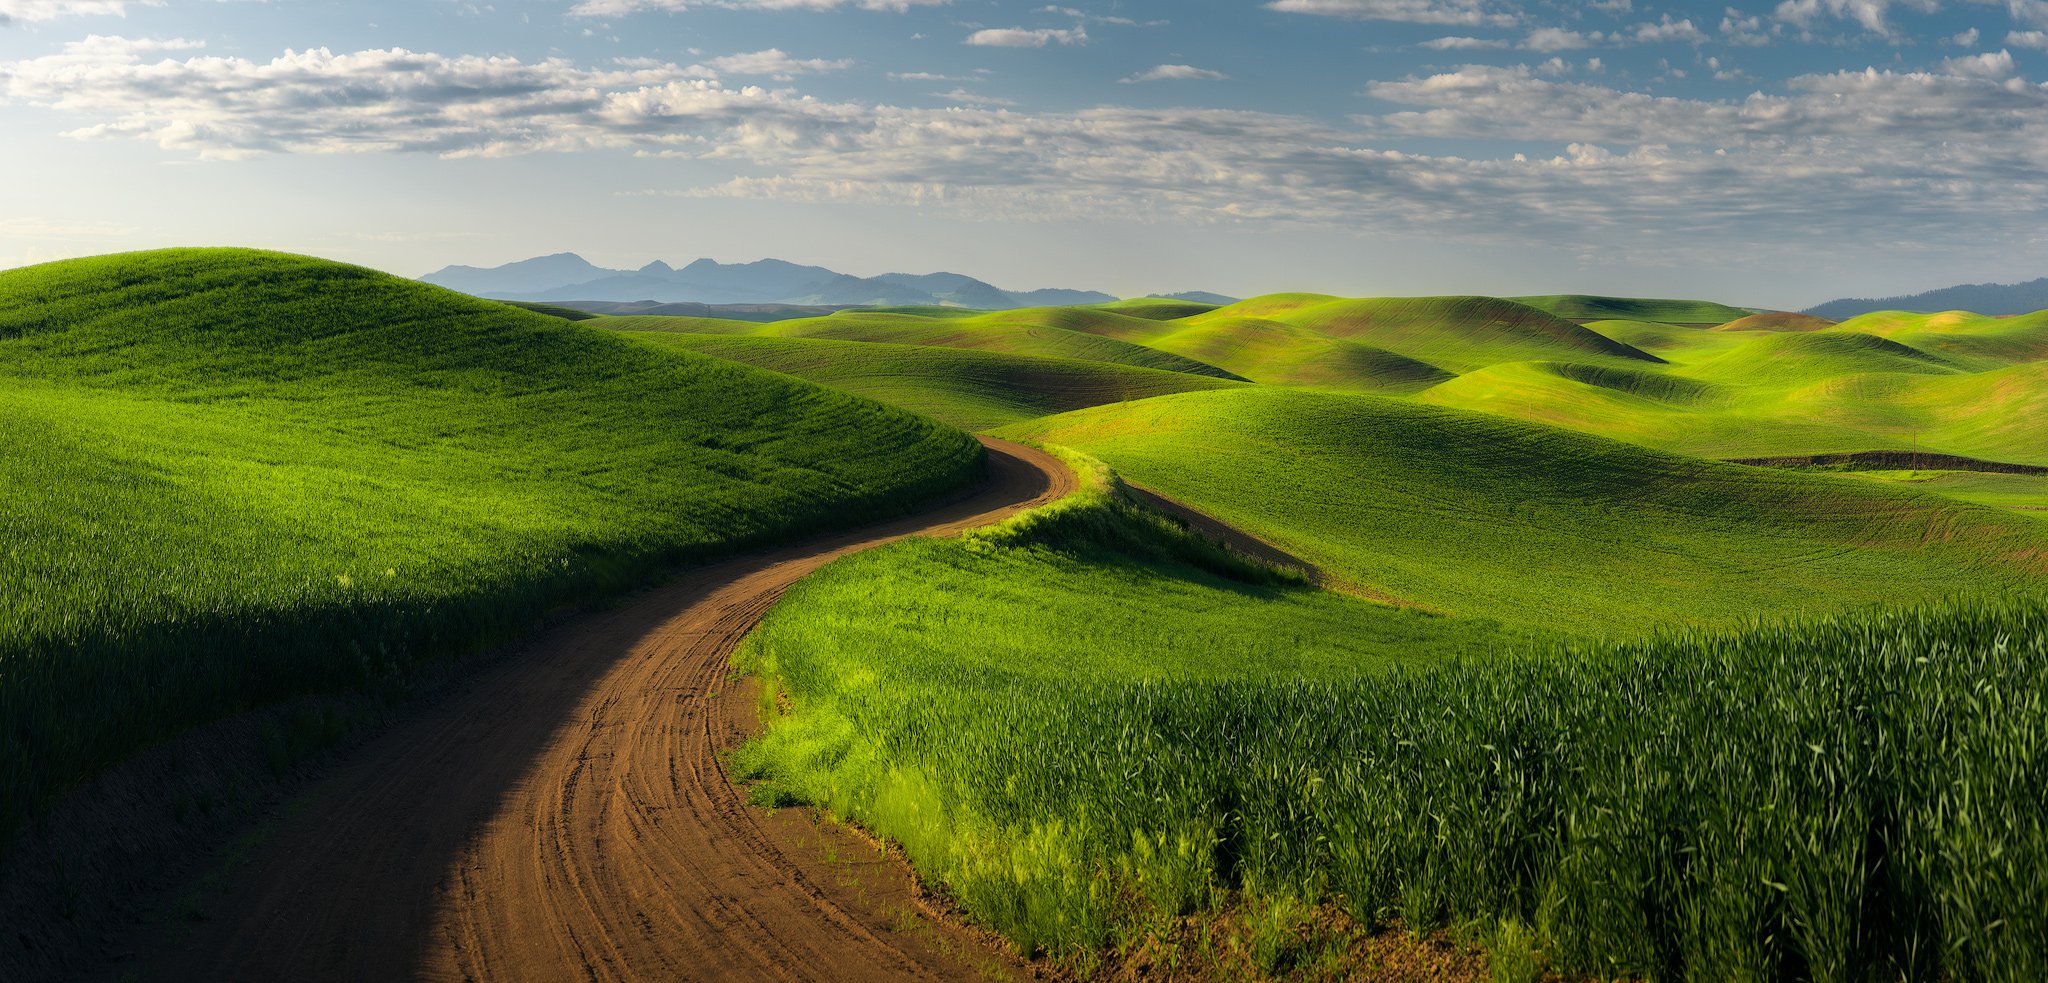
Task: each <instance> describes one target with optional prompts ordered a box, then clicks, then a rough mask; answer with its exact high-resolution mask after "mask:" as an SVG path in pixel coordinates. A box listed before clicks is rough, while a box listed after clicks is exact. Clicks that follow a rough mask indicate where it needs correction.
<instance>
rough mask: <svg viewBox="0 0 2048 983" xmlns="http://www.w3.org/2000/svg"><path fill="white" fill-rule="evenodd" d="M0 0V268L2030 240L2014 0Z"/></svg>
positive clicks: (1585, 285) (406, 266)
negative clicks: (132, 252)
mask: <svg viewBox="0 0 2048 983" xmlns="http://www.w3.org/2000/svg"><path fill="white" fill-rule="evenodd" d="M1075 4H1076V5H1074V6H1065V5H1046V4H1043V3H1024V2H1008V0H498V2H494V3H475V2H459V0H403V2H377V0H0V267H11V266H18V265H23V264H28V263H35V262H42V261H47V260H52V259H61V258H66V257H71V256H80V255H91V254H98V253H107V252H117V251H123V250H129V249H143V248H153V247H159V246H172V245H249V246H260V247H266V248H276V249H286V250H291V251H294V252H302V253H309V254H313V255H318V256H325V257H330V258H334V259H339V260H346V261H349V262H355V263H361V264H364V265H368V266H373V267H377V268H380V269H386V270H390V271H392V272H395V273H401V274H404V275H408V276H417V275H420V274H423V273H426V272H428V271H431V270H434V269H437V268H439V267H441V266H443V265H447V264H451V263H462V264H468V265H477V266H490V265H496V264H499V263H504V262H509V261H513V260H518V259H524V258H527V257H530V256H536V255H542V254H548V253H555V252H563V251H573V252H577V253H580V254H582V255H583V256H584V257H585V258H587V259H589V260H591V261H592V262H595V263H598V264H599V265H604V266H614V267H632V268H637V267H639V266H641V265H643V264H645V263H647V262H649V261H651V260H655V259H660V260H665V261H668V262H670V263H672V264H675V265H678V266H680V265H682V264H683V263H685V262H688V261H690V260H692V259H695V258H698V257H711V258H714V259H718V260H721V261H725V262H739V261H748V260H754V259H760V258H763V257H769V256H773V257H777V258H782V259H788V260H792V261H796V262H803V263H816V264H820V265H824V266H830V267H832V268H834V269H837V270H840V271H842V272H848V273H854V274H857V275H875V274H879V273H885V272H914V273H923V272H932V271H936V270H947V271H952V272H960V273H967V274H970V275H973V276H977V277H980V278H982V279H984V280H988V281H990V282H993V283H995V284H997V285H998V286H1001V287H1005V288H1008V289H1030V288H1037V287H1049V286H1061V287H1072V288H1085V289H1097V290H1105V291H1108V292H1111V293H1116V294H1120V295H1141V294H1145V293H1152V292H1168V291H1179V290H1194V289H1201V290H1211V291H1218V292H1222V293H1229V294H1234V295H1239V296H1247V295H1252V294H1259V293H1267V292H1273V291H1279V290H1313V291H1320V292H1326V293H1337V294H1346V295H1354V296H1369V295H1370V296H1390V295H1406V294H1436V293H1483V294H1501V295H1512V294H1527V293H1562V292H1590V293H1607V294H1620V295H1632V296H1687V297H1710V298H1713V299H1718V300H1723V301H1727V302H1730V303H1738V304H1746V305H1752V306H1760V307H1780V308H1798V307H1804V306H1808V305H1811V304H1814V303H1817V302H1820V301H1823V300H1826V299H1830V298H1833V297H1839V296H1891V295H1898V294H1904V293H1913V292H1918V291H1921V290H1925V289H1929V288H1934V287H1940V286H1947V285H1951V284H1955V283H1962V282H1982V281H2001V282H2010V281H2017V280H2027V279H2032V278H2035V277H2038V276H2043V275H2048V82H2044V81H2043V80H2048V0H1783V2H1775V0H1769V2H1761V3H1758V2H1751V0H1735V2H1734V3H1732V4H1728V3H1712V4H1707V3H1678V2H1654V0H1596V2H1592V3H1565V2H1555V0H1192V2H1190V0H1181V2H1167V0H1089V2H1081V0H1075Z"/></svg>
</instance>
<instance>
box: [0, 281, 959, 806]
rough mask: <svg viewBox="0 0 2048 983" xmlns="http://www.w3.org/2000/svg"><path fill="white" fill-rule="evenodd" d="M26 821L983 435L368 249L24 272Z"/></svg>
mask: <svg viewBox="0 0 2048 983" xmlns="http://www.w3.org/2000/svg"><path fill="white" fill-rule="evenodd" d="M0 416H4V417H5V419H6V420H7V421H8V433H7V438H6V440H5V441H4V442H0V496H4V497H5V499H6V501H7V502H8V507H7V508H6V509H5V510H0V538H4V539H5V541H6V542H7V543H8V548H7V550H6V551H4V552H0V583H4V584H6V585H8V586H7V589H6V590H5V591H4V592H0V785H4V787H6V788H7V789H8V790H9V794H8V795H7V796H6V797H5V802H6V805H5V807H4V808H0V829H7V828H11V827H12V824H13V823H14V822H15V821H17V820H19V819H20V817H21V816H22V815H23V813H24V811H25V810H28V809H30V808H32V807H33V806H35V805H36V804H38V803H40V802H42V801H44V800H45V798H46V797H47V796H50V795H53V794H56V793H58V792H60V791H62V790H63V789H64V788H65V787H67V786H68V785H70V784H71V783H74V782H76V781H78V780H79V779H81V778H83V777H84V776H86V775H89V774H91V773H92V772H94V771H95V770H97V769H98V768H100V767H103V766H105V765H106V764H108V763H110V762H112V761H115V760H117V759H119V758H120V757H122V756H124V755H125V754H127V753H129V752H132V751H133V750H135V749H136V748H138V747H141V746H143V745H145V744H148V743H150V742H153V741H155V740H158V739H161V738H163V737H164V736H166V735H168V734H171V733H174V732H176V731H177V730H179V729H181V728H183V727H187V726H190V725H193V724H197V723H201V722H204V721H207V720H210V719H212V718H215V717H218V716H221V715H224V714H228V713H233V712H236V711H239V710H243V709H248V708H252V707H257V706H262V705H264V704H266V703H269V702H272V701H276V700H279V699H283V698H287V697H291V696H296V695H299V694H304V693H309V692H322V691H331V690H335V689H341V688H347V687H351V686H357V685H361V684H363V683H365V682H366V681H370V680H375V679H378V678H385V677H389V676H391V675H393V674H395V673H399V672H401V671H402V670H403V669H404V668H405V667H406V665H407V664H408V663H411V662H415V661H418V660H422V659H425V658H429V657H432V656H436V655H453V654H461V653H466V652H470V651H473V650H475V649H476V648H478V647H480V646H483V645H486V644H490V643H494V642H499V641H504V640H506V639H508V638H510V637H513V636H515V635H517V634H518V633H520V632H522V631H523V630H525V629H526V628H527V627H528V626H530V625H531V624H532V623H533V620H534V618H536V617H537V616H538V615H539V614H540V613H541V612H543V611H546V610H548V609H550V608H554V607H557V606H560V605H564V604H569V603H574V602H577V601H579V600H582V599H586V598H591V597H595V596H598V595H600V594H603V593H607V592H612V591H617V590H620V589H623V588H626V587H629V586H632V585H635V584H637V583H639V582H640V581H641V580H642V579H643V578H645V577H646V576H648V575H649V574H651V573H652V572H654V571H656V570H658V569H660V568H661V567H663V566H665V565H669V564H674V563H680V562H690V561H697V560H702V559H706V558H709V557H714V556H717V555H720V554H723V553H726V552H729V551H731V550H733V549H735V548H738V547H740V546H743V545H746V544H749V543H758V542H763V541H768V540H772V539H776V538H780V537H785V536H788V535H791V534H793V533H796V532H799V531H802V530H805V529H809V528H814V527H818V526H821V525H825V524H828V523H840V522H845V521H848V520H849V519H851V518H858V517H860V516H864V515H867V516H872V515H881V514H884V513H887V512H890V511H892V510H897V509H901V508H903V507H905V505H906V504H907V503H909V502H912V501H914V500H915V499H916V498H918V497H919V496H922V495H930V494H935V493H939V492H943V491H946V490H948V489H951V488H954V487H956V486H959V485H960V484H962V483H964V482H966V481H968V480H970V479H972V478H973V477H974V476H975V475H976V473H977V471H978V467H979V462H980V456H981V450H980V448H979V447H978V445H976V443H975V442H974V441H973V440H971V439H970V438H968V437H967V436H966V435H964V434H962V433H961V432H959V431H958V430H955V429H952V428H950V427H946V426H943V425H940V424H937V423H934V422H932V421H930V420H927V419H924V418H920V417H917V416H913V415H911V414H909V413H906V412H903V411H900V410H896V409H892V408H889V407H885V406H883V405H881V404H879V403H874V402H871V401H868V400H865V399H861V398H858V397H854V396H849V395H845V394H842V393H838V392H835V391H832V390H828V389H824V388H820V387H817V386H813V385H810V384H808V383H804V382H801V381H798V380H796V379H792V378H789V377H787V376H782V375H776V374H773V373H768V372H763V371H760V370H757V369H753V368H749V367H746V366H741V365H737V364H734V363H732V362H728V361H724V360H720V359H713V358H708V357H704V356H699V355H693V354H689V353H685V352H672V351H660V350H656V349H654V348H651V347H649V346H646V345H641V344H635V343H633V342H632V341H630V340H627V339H625V338H622V337H620V336H619V335H618V334H616V333H613V332H607V331H600V330H596V329H593V328H589V327H585V326H582V325H581V324H571V323H569V322H567V321H564V320H561V319H557V318H553V317H547V316H543V315H540V314H535V313H529V312H526V311H521V310H517V309H514V308H512V307H508V306H505V305H502V304H496V303H491V302H487V301H479V300H476V299H473V298H470V297H466V296H464V295H461V294H457V293H454V292H452V291H447V290H443V289H440V288H437V287H430V286H426V285H423V284H418V283H414V282H412V281H407V280H402V279H399V278H396V277H392V276H388V275H385V274H381V273H375V272H372V271H370V270H365V269H360V268H357V267H351V266H344V265H341V264H337V263H329V262H323V261H319V260H313V259H307V258H303V257H297V256H287V255H281V254H277V253H266V252H257V251H251V250H171V251H163V252H153V253H140V254H132V255H124V256H113V257H106V258H101V259H91V260H75V261H68V262H62V263H55V264H49V265H44V266H37V267H29V268H25V269H19V270H12V271H8V272H5V273H0Z"/></svg>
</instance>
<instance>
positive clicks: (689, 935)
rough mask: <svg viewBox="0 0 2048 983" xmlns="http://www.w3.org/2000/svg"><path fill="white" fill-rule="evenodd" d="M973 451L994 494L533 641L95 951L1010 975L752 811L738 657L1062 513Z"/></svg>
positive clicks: (472, 964) (1055, 480) (258, 971)
mask: <svg viewBox="0 0 2048 983" xmlns="http://www.w3.org/2000/svg"><path fill="white" fill-rule="evenodd" d="M985 442H987V443H989V444H990V470H991V479H990V481H989V482H988V483H987V484H986V485H985V486H984V487H982V488H981V489H980V490H979V491H977V492H975V493H974V494H972V495H971V496H969V497H967V498H964V499H962V500H959V501H955V502H953V503H951V504H948V505H945V506H943V507H941V508H938V509H935V510H932V511H930V512H927V513H925V514H923V515H921V516H917V517H915V518H912V519H906V520H901V521H897V522H894V523H890V524H887V525H884V526H878V527H873V528H869V529H865V530H861V531H859V532H855V533H848V534H844V535H839V536H835V537H831V538H826V539H821V540H817V541H814V542H811V543H808V544H805V545H801V546H795V547H789V548H784V549H779V550H776V551H773V552H770V553H766V554H762V555H758V556H754V557H751V558H747V559H741V560H735V561H731V562H727V563H722V564H718V565H716V566H711V567H706V568H703V569H700V570H697V571H694V572H692V573H690V574H688V575H686V576H684V577H683V578H681V579H679V580H677V581H675V582H672V583H670V584H667V585H666V586H663V587H660V588H657V589H654V590H651V591H649V592H647V593H645V594H642V595H639V596H637V597H635V598H632V599H631V600H629V601H628V602H627V603H625V604H624V605H622V606H620V607H618V608H616V609H613V610H610V611H604V612H600V613H596V614H592V615H587V616H582V617H578V618H575V619H572V620H570V621H567V622H565V623H563V624H561V625H558V626H556V627H555V628H552V629H550V630H548V631H547V632H545V633H544V634H543V635H541V636H540V637H538V638H536V639H534V640H533V641H532V642H530V643H529V644H527V645H526V646H524V647H522V648H521V649H520V650H518V651H516V652H514V653H512V654H510V655H508V656H507V657H506V658H504V659H501V660H499V661H498V662H497V663H495V664H493V665H491V666H489V667H488V668H486V669H485V670H484V671H483V672H481V673H479V674H478V675H477V676H476V677H474V678H472V679H470V680H468V681H466V682H464V683H461V684H459V685H458V686H457V687H456V688H455V691H454V692H452V693H451V694H449V695H448V696H447V697H446V698H445V699H443V700H441V701H439V702H437V703H436V704H435V705H434V706H432V707H430V708H427V709H425V710H423V711H422V712H420V713H419V714H417V715H416V716H414V717H413V718H411V719H409V720H407V721H405V722H403V723H401V724H400V725H398V726H397V727H395V728H393V729H392V730H389V731H387V732H385V733H383V734H382V735H380V736H378V737H377V738H375V739H374V740H372V741H370V742H368V743H366V744H364V745H363V746H361V747H360V748H358V749H356V750H355V751H353V752H351V753H350V754H348V755H347V756H346V757H345V758H344V759H343V760H342V761H341V763H340V764H339V765H338V766H337V767H336V768H334V769H333V770H332V771H331V772H330V773H329V774H327V775H326V776H325V777H323V778H322V779H320V780H319V781H317V782H316V783H314V785H313V786H312V788H311V789H310V791H309V792H308V793H307V794H306V795H304V796H302V797H300V799H299V800H298V801H297V802H295V803H294V804H293V806H292V807H291V808H290V809H287V810H285V811H284V812H282V813H281V814H280V815H279V816H278V817H277V818H276V819H275V820H274V822H273V823H272V825H271V827H270V831H269V834H268V835H267V836H266V837H264V839H263V841H262V842H261V843H260V844H258V845H256V846H254V847H253V848H252V849H251V850H250V851H249V852H248V853H247V855H246V857H245V858H244V859H243V860H242V861H241V862H240V863H238V864H237V865H235V866H234V867H233V868H232V869H229V870H227V871H226V872H225V873H224V875H223V876H222V878H221V883H220V885H219V886H218V887H216V888H213V889H211V890H206V891H202V892H200V893H199V894H198V895H196V896H195V897H194V898H192V899H191V900H190V901H188V905H189V906H190V907H191V908H192V913H193V918H192V919H191V920H183V921H180V922H178V923H177V924H173V925H169V926H166V927H161V928H159V929H157V930H154V931H153V932H152V933H151V934H150V937H148V938H144V939H140V940H120V941H119V944H118V945H116V946H112V947H110V948H114V949H120V950H132V951H129V952H127V953H126V954H125V955H122V956H119V957H117V958H114V959H113V960H112V961H111V962H110V964H109V965H107V966H106V967H104V970H105V972H104V975H105V976H107V977H109V978H136V979H149V980H209V981H223V980H283V979H290V980H404V979H431V980H550V981H553V980H570V979H578V980H583V979H589V980H657V979H658V980H720V979H730V980H742V979H744V980H763V979H781V980H807V979H808V980H856V981H858V980H882V979H926V980H951V979H958V980H968V979H982V978H985V977H988V976H996V977H1001V976H1005V975H1012V974H1015V973H1016V972H1017V971H1018V970H1019V966H1020V964H1018V963H1017V962H1016V961H1015V960H1013V959H1010V958H1008V957H1006V956H1005V955H1003V954H1002V953H1001V952H1000V951H999V950H998V949H997V948H995V947H993V946H990V945H988V944H987V940H986V939H985V938H984V937H982V936H980V935H978V934H976V933H974V932H972V931H971V930H968V929H963V928H960V927H958V926H957V924H956V923H955V922H954V921H952V920H951V919H947V918H943V917H932V913H931V911H930V909H929V908H928V905H927V902H926V900H925V898H924V895H923V893H922V891H921V890H920V889H919V888H918V886H917V885H916V883H915V880H914V878H913V876H912V875H911V874H910V873H909V871H908V868H907V867H905V866H904V865H903V864H901V863H900V862H899V861H897V860H895V859H892V858H889V857H887V856H884V855H883V854H881V853H880V851H879V850H878V849H877V848H876V846H875V845H874V844H873V843H872V842H871V841H868V840H866V839H864V838H862V837H860V836H859V835H858V834H856V833H853V832H850V831H848V830H845V829H843V828H841V827H838V826H836V825H833V824H830V823H822V822H818V821H815V820H813V819H812V818H811V817H808V816H806V815H805V814H804V813H803V812H802V811H801V810H790V809H785V810H780V811H777V812H774V813H769V812H766V811H764V810H761V809H758V808H754V807H751V806H749V805H748V804H747V802H746V800H745V797H744V793H743V792H742V791H741V790H739V789H736V788H735V787H734V786H733V784H732V783H731V781H730V780H729V779H728V777H727V775H726V772H725V766H724V762H723V758H722V752H724V751H725V750H726V749H728V748H731V747H732V746H734V745H735V744H737V743H739V742H740V741H742V740H744V739H745V738H746V737H747V736H748V735H749V734H750V733H752V732H753V730H754V729H755V728H757V727H758V726H759V725H758V721H757V716H756V713H755V709H754V700H753V697H752V695H751V691H750V689H749V688H748V687H747V686H746V685H744V684H743V683H739V682H736V681H735V680H733V679H732V678H730V669H729V656H730V655H731V653H732V651H733V648H734V647H735V646H736V645H737V644H738V642H739V641H740V639H741V638H742V637H743V636H744V635H745V634H746V633H747V631H748V630H750V629H751V628H752V627H753V625H754V624H755V622H756V621H758V620H759V618H760V617H761V615H762V614H763V613H765V612H766V611H767V610H768V608H769V607H770V606H771V605H773V604H774V603H775V601H776V599H777V598H779V597H780V596H781V594H782V592H783V591H784V590H785V589H786V588H787V587H788V586H789V585H790V584H792V583H795V582H796V581H797V580H798V579H800V578H802V577H803V576H804V575H806V574H808V573H810V572H811V571H813V570H815V569H817V568H818V567H820V566H822V565H824V564H825V563H827V562H830V561H831V560H833V559H835V558H837V557H840V556H843V555H845V554H848V553H851V552H855V551H857V550H862V549H867V548H870V547H873V546H877V545H881V544H883V543H886V542H890V541H892V540H895V539H899V538H903V537H906V536H915V535H950V534H954V533H958V532H960V531H963V530H966V529H969V528H973V527H975V526H980V525H985V524H987V523H990V522H993V521H996V520H998V519H1001V518H1003V517H1004V516H1007V515H1010V514H1013V513H1015V512H1017V511H1020V510H1022V509H1025V508H1029V507H1031V506H1034V505H1038V504H1042V503H1044V502H1048V501H1051V500H1052V499H1054V498H1057V497H1059V496H1062V495H1064V494H1067V493H1068V492H1070V491H1072V490H1073V488H1074V478H1073V475H1072V474H1071V473H1070V472H1069V471H1068V470H1067V469H1066V467H1065V466H1064V465H1062V464H1060V463H1059V462H1058V461H1057V460H1055V459H1054V458H1052V457H1050V456H1048V455H1046V454H1043V453H1041V452H1039V451H1035V450H1032V449H1029V448H1025V447H1021V446H1018V445H1015V444H1007V443H1002V442H993V441H985Z"/></svg>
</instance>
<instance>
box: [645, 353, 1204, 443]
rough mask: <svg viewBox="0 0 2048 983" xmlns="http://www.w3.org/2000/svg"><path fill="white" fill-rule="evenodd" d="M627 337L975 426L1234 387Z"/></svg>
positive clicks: (983, 362)
mask: <svg viewBox="0 0 2048 983" xmlns="http://www.w3.org/2000/svg"><path fill="white" fill-rule="evenodd" d="M627 337H630V338H633V339H635V340H637V341H640V342H643V343H645V344H650V345H655V346H658V347H663V348H671V349H677V350H683V351H692V352H697V353H700V354H704V355H712V356H716V357H718V358H724V359H730V360H732V361H735V362H745V363H746V364H748V365H755V366H759V367H761V368H764V369H772V370H774V371H776V372H783V373H787V374H789V375H793V376H797V377H799V378H803V379H808V380H810V381H812V382H816V383H818V384H820V385H825V386H830V387H832V388H834V389H840V390H844V391H846V392H850V393H853V394H855V395H858V396H865V397H867V398H869V399H874V400H878V401H880V402H884V403H888V404H889V405H891V406H898V407H901V408H903V409H907V410H910V411H912V412H914V413H921V414H923V415H925V416H929V417H932V418H934V419H937V420H940V421H942V422H945V423H948V424H951V425H953V426H956V427H959V428H961V429H963V430H975V431H978V430H988V429H992V428H994V427H999V426H1002V425H1004V424H1009V423H1018V422H1021V421H1024V420H1029V419H1033V418H1035V417H1041V416H1050V415H1052V414H1055V413H1064V412H1066V411H1068V410H1075V409H1082V408H1084V407H1089V406H1097V405H1100V404H1103V403H1116V402H1123V401H1127V400H1133V399H1144V398H1146V397H1150V396H1161V395H1165V394H1167V393H1177V392H1191V391H1196V390H1204V389H1216V388H1221V387H1225V386H1235V385H1242V383H1237V382H1232V381H1230V380H1227V379H1218V378H1214V377H1211V376H1206V375H1192V374H1189V373H1186V372H1168V371H1164V370H1161V369H1146V368H1139V367H1137V366H1132V365H1124V364H1120V363H1116V362H1092V361H1083V360H1081V359H1072V358H1046V357H1042V356H1038V355H1015V354H1008V353H1002V352H990V351H982V350H979V349H971V348H943V347H937V346H927V345H892V344H885V343H880V342H861V341H834V340H829V339H824V338H756V337H751V336H733V335H696V334H683V333H679V332H669V331H658V332H657V331H644V332H637V331H636V332H630V333H628V334H627Z"/></svg>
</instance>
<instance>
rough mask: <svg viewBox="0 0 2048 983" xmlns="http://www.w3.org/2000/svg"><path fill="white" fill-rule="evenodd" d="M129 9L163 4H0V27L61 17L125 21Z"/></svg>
mask: <svg viewBox="0 0 2048 983" xmlns="http://www.w3.org/2000/svg"><path fill="white" fill-rule="evenodd" d="M130 6H136V7H161V6H163V0H0V24H6V23H9V22H11V21H29V22H34V21H50V20H56V19H58V18H60V17H103V16H113V17H126V16H128V8H129V7H130Z"/></svg>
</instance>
